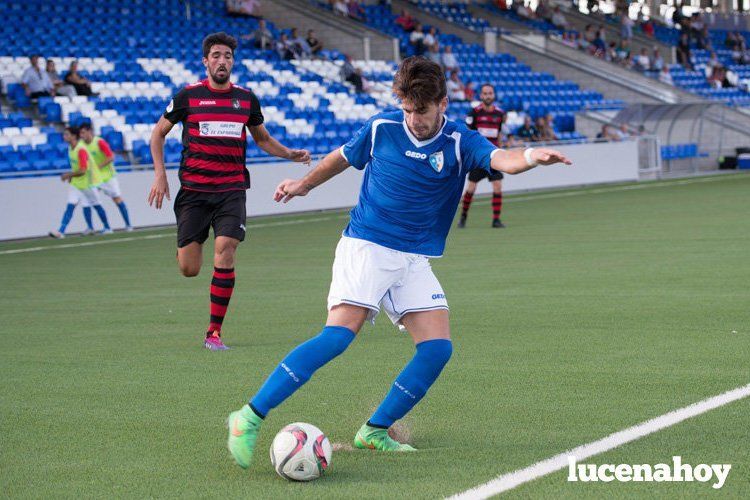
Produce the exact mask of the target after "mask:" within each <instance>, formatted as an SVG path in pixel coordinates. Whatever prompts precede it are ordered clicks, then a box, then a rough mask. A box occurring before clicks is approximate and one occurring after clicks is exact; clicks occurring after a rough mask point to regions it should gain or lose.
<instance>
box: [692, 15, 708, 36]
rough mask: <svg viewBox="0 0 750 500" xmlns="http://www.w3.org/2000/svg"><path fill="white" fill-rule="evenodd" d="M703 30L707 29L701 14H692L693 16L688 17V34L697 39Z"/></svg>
mask: <svg viewBox="0 0 750 500" xmlns="http://www.w3.org/2000/svg"><path fill="white" fill-rule="evenodd" d="M703 28H706V29H708V27H707V26H706V25H705V23H704V22H703V17H701V13H700V12H694V13H693V15H692V16H690V34H691V35H692V36H693V37H695V38H696V39H697V38H699V37H700V36H701V33H702V32H703Z"/></svg>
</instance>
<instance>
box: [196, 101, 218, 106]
mask: <svg viewBox="0 0 750 500" xmlns="http://www.w3.org/2000/svg"><path fill="white" fill-rule="evenodd" d="M198 106H216V101H198Z"/></svg>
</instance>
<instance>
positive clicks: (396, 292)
mask: <svg viewBox="0 0 750 500" xmlns="http://www.w3.org/2000/svg"><path fill="white" fill-rule="evenodd" d="M339 304H353V305H357V306H362V307H366V308H368V309H369V310H370V314H369V315H368V317H367V319H369V320H370V321H372V322H374V321H375V317H376V316H377V315H378V313H379V312H380V308H381V307H383V308H384V309H385V312H386V314H388V317H389V318H390V319H391V321H392V322H393V323H394V324H399V321H400V320H401V317H402V316H403V315H405V314H407V313H410V312H416V311H431V310H435V309H446V310H447V309H448V302H447V301H446V300H445V293H444V292H443V287H442V286H440V282H439V281H438V280H437V278H436V277H435V275H434V274H433V273H432V267H431V266H430V261H429V260H428V259H427V257H425V256H423V255H417V254H413V253H406V252H399V251H398V250H391V249H390V248H386V247H384V246H381V245H378V244H376V243H372V242H369V241H365V240H360V239H357V238H349V237H347V236H342V237H341V240H340V241H339V244H338V246H337V247H336V258H335V260H334V261H333V279H332V280H331V289H330V291H329V292H328V310H329V311H330V310H331V308H333V307H334V306H337V305H339Z"/></svg>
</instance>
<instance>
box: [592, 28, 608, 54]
mask: <svg viewBox="0 0 750 500" xmlns="http://www.w3.org/2000/svg"><path fill="white" fill-rule="evenodd" d="M591 47H592V50H591V52H592V53H593V54H594V55H595V56H597V57H601V58H605V57H606V55H607V42H606V41H605V39H604V30H603V29H599V30H597V32H596V38H594V42H593V43H592V44H591Z"/></svg>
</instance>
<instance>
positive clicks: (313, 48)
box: [305, 30, 323, 57]
mask: <svg viewBox="0 0 750 500" xmlns="http://www.w3.org/2000/svg"><path fill="white" fill-rule="evenodd" d="M305 41H306V42H307V45H308V46H309V47H310V53H311V54H312V55H313V57H318V54H319V53H320V51H321V50H323V42H321V41H320V40H319V39H318V37H316V36H315V31H313V30H308V31H307V38H306V39H305Z"/></svg>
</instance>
